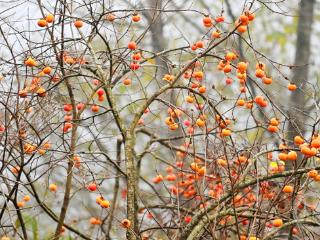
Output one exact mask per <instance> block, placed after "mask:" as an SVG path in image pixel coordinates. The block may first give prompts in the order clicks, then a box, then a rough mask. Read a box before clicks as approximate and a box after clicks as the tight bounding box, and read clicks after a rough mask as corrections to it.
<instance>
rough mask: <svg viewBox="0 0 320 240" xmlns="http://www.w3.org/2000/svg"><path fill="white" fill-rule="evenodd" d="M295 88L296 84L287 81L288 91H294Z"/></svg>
mask: <svg viewBox="0 0 320 240" xmlns="http://www.w3.org/2000/svg"><path fill="white" fill-rule="evenodd" d="M296 89H297V86H296V85H295V84H293V83H289V85H288V90H289V91H295V90H296Z"/></svg>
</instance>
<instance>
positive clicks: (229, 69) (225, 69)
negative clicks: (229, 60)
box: [223, 64, 232, 73]
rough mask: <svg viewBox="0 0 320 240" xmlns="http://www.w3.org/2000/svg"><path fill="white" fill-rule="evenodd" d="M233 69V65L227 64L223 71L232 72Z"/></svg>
mask: <svg viewBox="0 0 320 240" xmlns="http://www.w3.org/2000/svg"><path fill="white" fill-rule="evenodd" d="M231 70H232V67H231V65H230V64H227V65H226V66H225V67H224V68H223V71H224V72H225V73H229V72H231Z"/></svg>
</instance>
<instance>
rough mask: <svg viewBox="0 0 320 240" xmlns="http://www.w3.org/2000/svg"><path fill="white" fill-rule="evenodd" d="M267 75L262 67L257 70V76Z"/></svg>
mask: <svg viewBox="0 0 320 240" xmlns="http://www.w3.org/2000/svg"><path fill="white" fill-rule="evenodd" d="M264 76H265V74H264V71H263V70H262V69H257V70H256V77H257V78H263V77H264Z"/></svg>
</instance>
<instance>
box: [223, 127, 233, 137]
mask: <svg viewBox="0 0 320 240" xmlns="http://www.w3.org/2000/svg"><path fill="white" fill-rule="evenodd" d="M221 135H222V136H223V137H229V136H231V130H230V129H226V128H224V129H222V131H221Z"/></svg>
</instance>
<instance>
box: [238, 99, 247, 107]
mask: <svg viewBox="0 0 320 240" xmlns="http://www.w3.org/2000/svg"><path fill="white" fill-rule="evenodd" d="M245 103H246V102H245V101H244V100H243V99H238V101H237V106H241V107H242V106H244V105H245Z"/></svg>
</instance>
